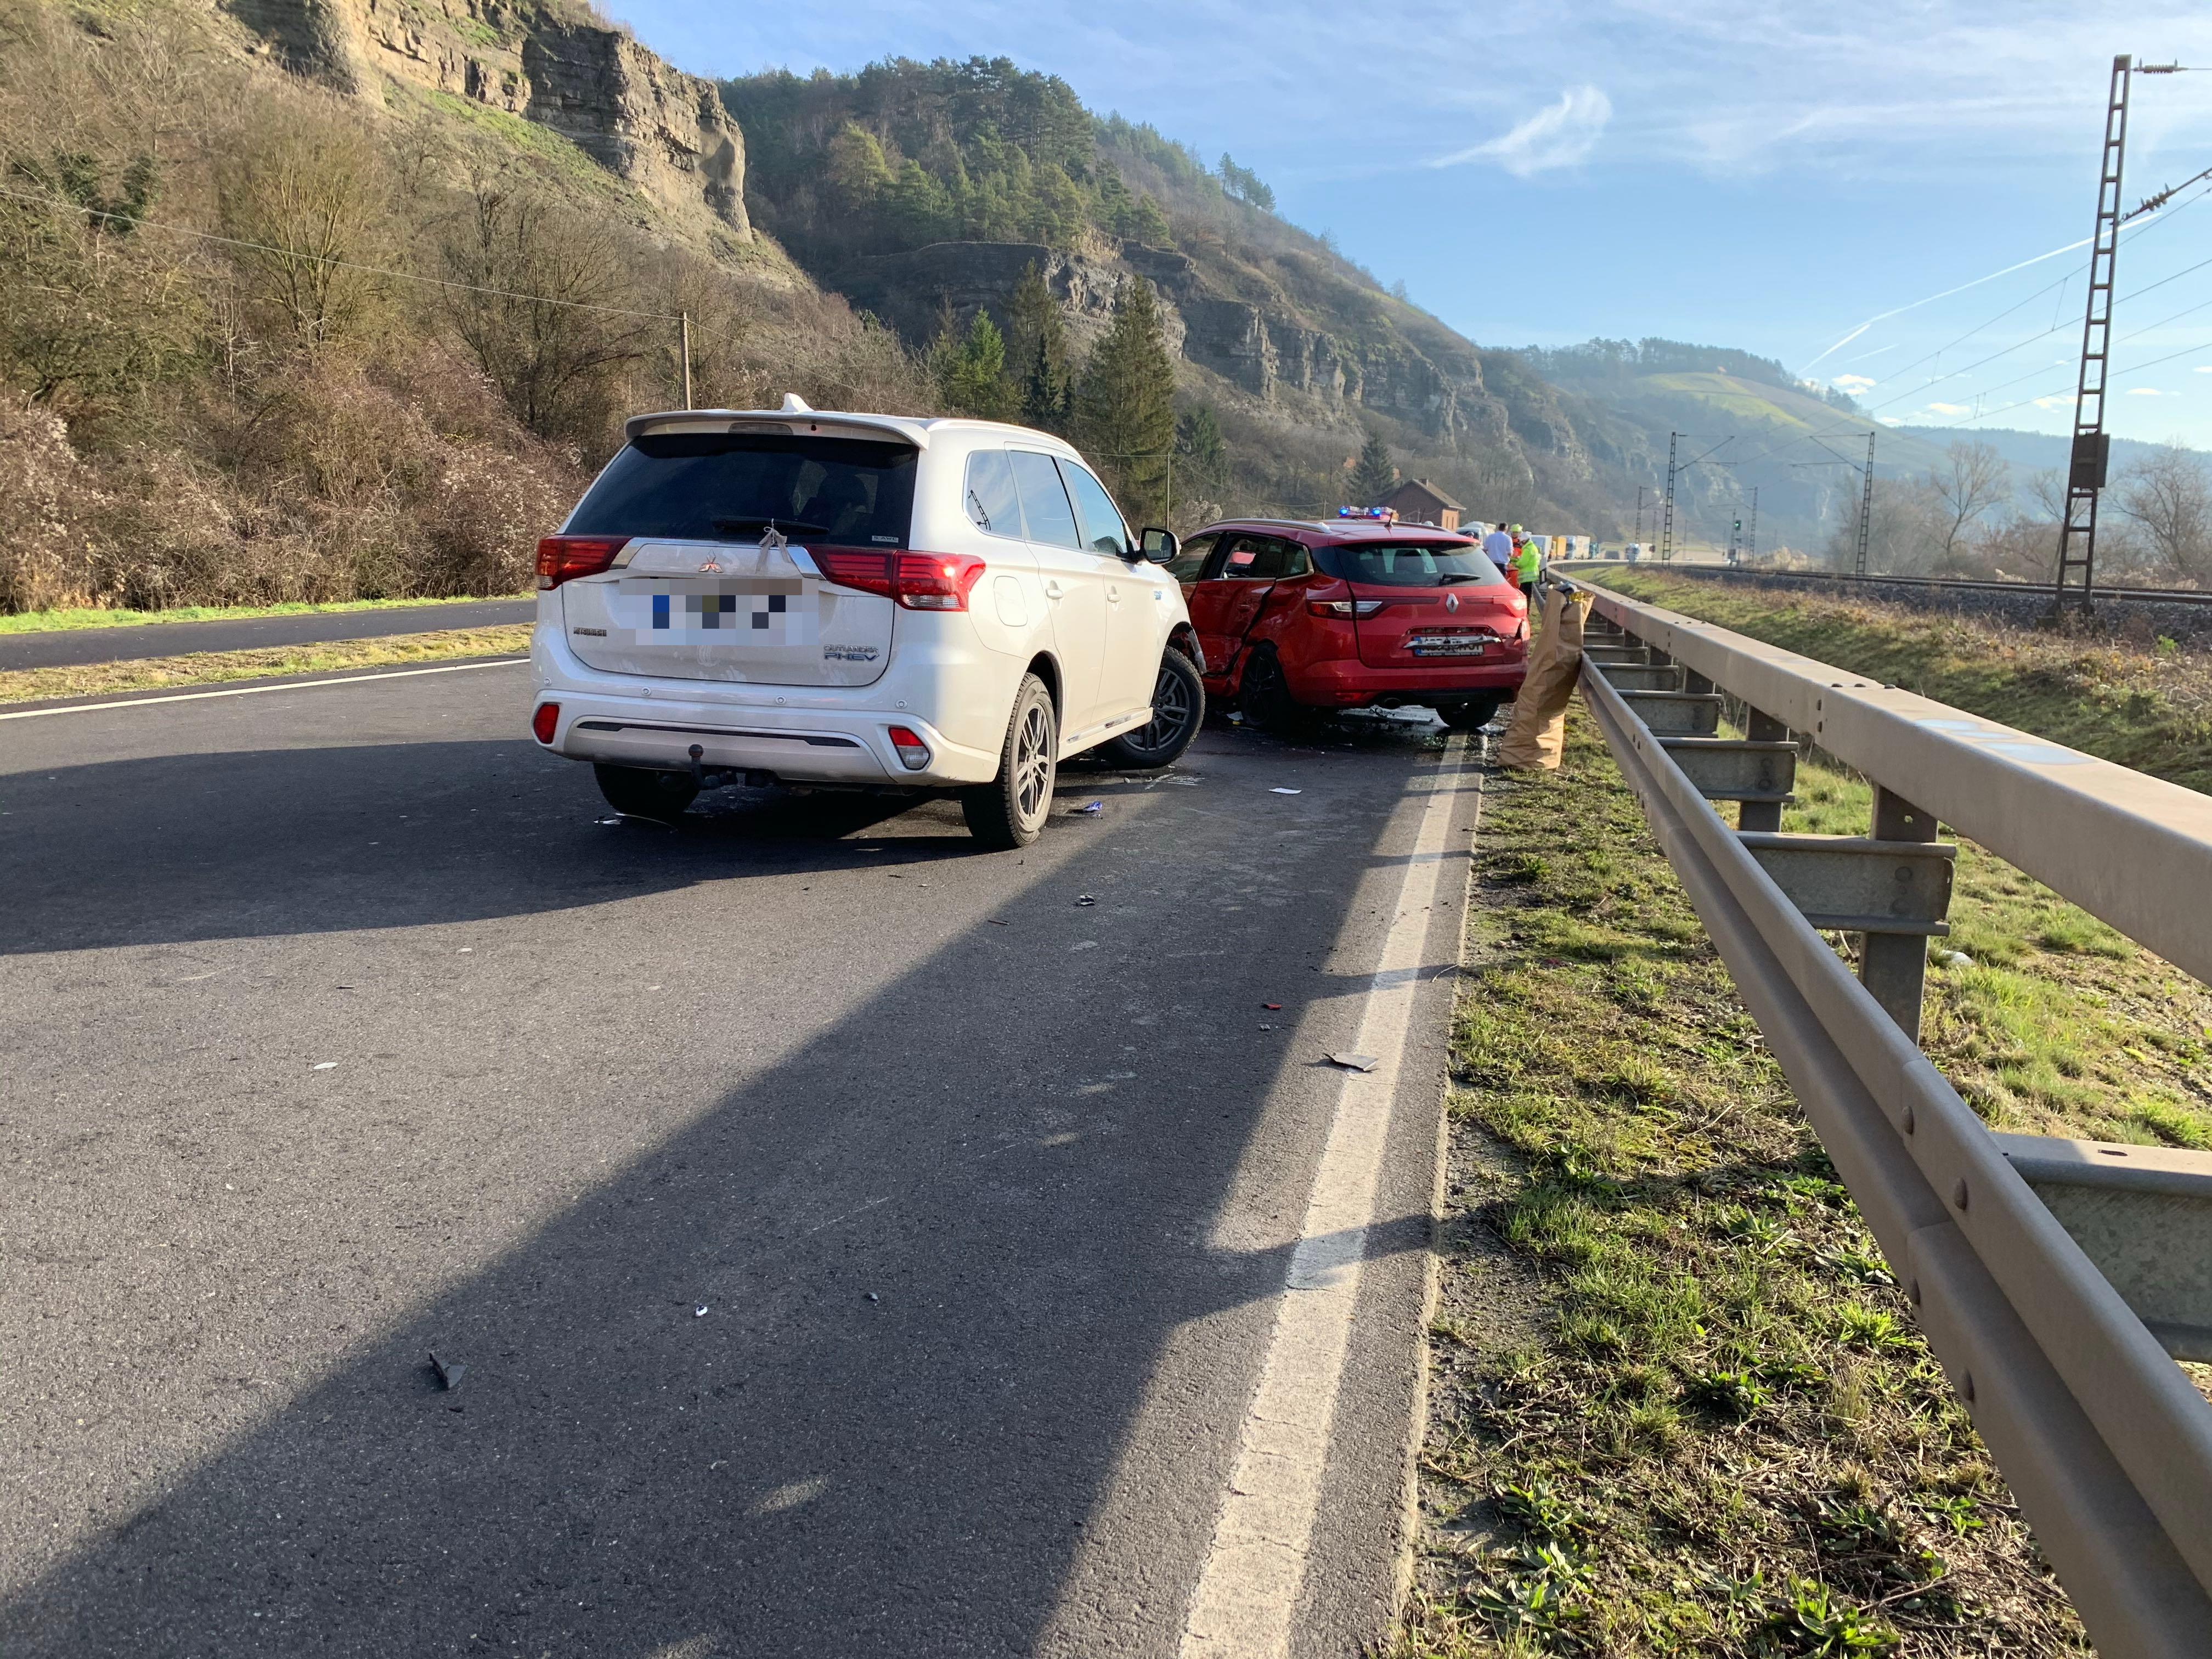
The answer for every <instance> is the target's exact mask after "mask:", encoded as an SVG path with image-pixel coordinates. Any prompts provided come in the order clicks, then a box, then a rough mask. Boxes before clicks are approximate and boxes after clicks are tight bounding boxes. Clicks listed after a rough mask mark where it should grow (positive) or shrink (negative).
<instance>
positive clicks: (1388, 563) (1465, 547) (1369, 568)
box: [1313, 542, 1505, 587]
mask: <svg viewBox="0 0 2212 1659" xmlns="http://www.w3.org/2000/svg"><path fill="white" fill-rule="evenodd" d="M1313 556H1314V562H1315V563H1316V564H1317V565H1319V566H1320V567H1321V568H1322V570H1323V571H1324V572H1326V573H1327V574H1329V575H1332V576H1334V577H1335V578H1336V579H1337V580H1339V581H1346V582H1352V583H1355V584H1357V585H1358V586H1362V587H1460V586H1469V587H1503V586H1504V585H1505V577H1504V574H1503V573H1502V572H1500V571H1499V569H1498V567H1497V566H1496V565H1494V564H1492V562H1490V560H1489V559H1488V558H1487V557H1486V556H1485V555H1484V553H1483V551H1482V550H1481V549H1480V548H1479V547H1477V546H1475V545H1474V543H1472V542H1346V543H1344V544H1340V545H1338V546H1335V547H1316V549H1314V550H1313Z"/></svg>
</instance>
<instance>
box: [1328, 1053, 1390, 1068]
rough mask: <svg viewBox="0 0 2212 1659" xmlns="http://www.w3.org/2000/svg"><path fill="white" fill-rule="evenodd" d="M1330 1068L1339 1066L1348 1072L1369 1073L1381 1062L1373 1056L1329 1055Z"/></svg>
mask: <svg viewBox="0 0 2212 1659" xmlns="http://www.w3.org/2000/svg"><path fill="white" fill-rule="evenodd" d="M1328 1060H1329V1063H1330V1064H1331V1065H1332V1066H1343V1067H1344V1068H1345V1070H1346V1071H1348V1072H1371V1071H1373V1070H1374V1069H1375V1068H1376V1066H1380V1065H1381V1064H1382V1063H1383V1062H1382V1061H1381V1060H1377V1059H1376V1057H1375V1056H1374V1055H1373V1054H1331V1055H1329V1057H1328Z"/></svg>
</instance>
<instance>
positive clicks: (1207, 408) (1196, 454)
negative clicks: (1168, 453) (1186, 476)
mask: <svg viewBox="0 0 2212 1659" xmlns="http://www.w3.org/2000/svg"><path fill="white" fill-rule="evenodd" d="M1176 458H1177V461H1178V464H1179V465H1180V466H1182V467H1187V468H1188V470H1189V472H1190V482H1191V487H1192V488H1193V489H1200V488H1201V487H1210V486H1212V485H1216V484H1218V483H1221V482H1222V475H1223V473H1224V472H1225V471H1226V470H1227V466H1228V461H1229V446H1228V445H1227V444H1225V443H1224V442H1223V441H1222V438H1221V422H1220V419H1219V417H1218V416H1216V415H1215V414H1214V412H1213V405H1212V404H1195V405H1194V406H1193V407H1192V408H1191V409H1189V410H1187V411H1186V412H1185V413H1184V414H1183V415H1182V416H1181V417H1180V418H1179V419H1178V420H1177V421H1176Z"/></svg>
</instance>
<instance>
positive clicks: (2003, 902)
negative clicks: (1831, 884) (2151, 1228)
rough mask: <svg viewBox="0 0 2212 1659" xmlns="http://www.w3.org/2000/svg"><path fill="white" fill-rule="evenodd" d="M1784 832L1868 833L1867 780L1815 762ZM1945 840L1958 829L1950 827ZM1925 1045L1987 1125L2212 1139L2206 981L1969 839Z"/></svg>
mask: <svg viewBox="0 0 2212 1659" xmlns="http://www.w3.org/2000/svg"><path fill="white" fill-rule="evenodd" d="M1796 793H1797V804H1796V805H1794V806H1792V807H1790V809H1789V810H1788V811H1786V812H1785V813H1784V816H1783V821H1782V827H1783V828H1784V829H1788V830H1791V831H1796V832H1802V833H1805V834H1811V835H1853V836H1863V835H1864V834H1866V833H1867V826H1868V825H1869V823H1871V822H1872V818H1873V810H1874V804H1873V791H1872V790H1871V789H1870V788H1869V787H1868V785H1867V783H1866V781H1864V780H1863V779H1862V778H1859V777H1857V775H1853V774H1851V773H1848V772H1844V771H1841V770H1838V769H1835V768H1832V767H1827V766H1822V765H1819V764H1815V763H1809V762H1806V761H1800V762H1799V763H1798V768H1797V785H1796ZM1945 833H1946V836H1947V838H1948V831H1946V832H1945ZM1958 847H1959V861H1958V865H1957V866H1956V869H1955V871H1954V880H1953V884H1952V890H1951V915H1950V921H1951V937H1950V938H1949V939H1944V940H1941V941H1937V942H1936V948H1935V950H1934V951H1932V952H1931V956H1932V957H1934V958H1935V961H1934V963H1932V964H1931V966H1930V967H1929V973H1928V990H1927V996H1926V1000H1925V1003H1924V1007H1923V1014H1922V1018H1921V1034H1920V1040H1921V1046H1922V1047H1923V1048H1924V1049H1926V1050H1927V1052H1928V1055H1929V1058H1930V1059H1931V1060H1934V1061H1935V1062H1936V1066H1937V1068H1938V1069H1939V1070H1941V1071H1942V1073H1943V1074H1944V1076H1946V1077H1947V1078H1948V1079H1950V1080H1951V1083H1952V1085H1953V1086H1954V1087H1955V1088H1956V1089H1957V1090H1958V1091H1959V1093H1960V1096H1961V1097H1963V1098H1964V1099H1965V1100H1966V1103H1967V1104H1969V1105H1970V1106H1972V1108H1973V1109H1975V1111H1976V1112H1978V1114H1980V1115H1981V1117H1982V1119H1983V1121H1985V1122H1987V1123H1988V1124H1989V1126H1990V1127H1991V1128H1993V1129H1999V1130H2004V1131H2008V1132H2011V1133H2020V1134H2056V1135H2072V1136H2078V1137H2081V1138H2082V1139H2090V1140H2119V1141H2133V1142H2136V1143H2138V1144H2143V1145H2154V1144H2162V1145H2166V1146H2185V1147H2191V1148H2193V1149H2196V1150H2198V1151H2212V990H2208V989H2207V988H2206V987H2205V986H2204V985H2203V984H2202V983H2200V982H2199V981H2197V980H2195V979H2192V978H2191V977H2190V976H2189V975H2187V974H2185V973H2183V972H2181V971H2180V970H2179V969H2177V968H2175V967H2173V966H2172V964H2171V963H2167V962H2166V960H2165V959H2164V958H2162V957H2156V956H2154V955H2153V954H2152V953H2151V952H2149V951H2146V950H2144V949H2142V947H2141V946H2140V945H2136V944H2135V943H2134V942H2133V941H2132V940H2130V939H2128V938H2127V937H2125V936H2124V934H2121V933H2116V932H2114V931H2113V930H2112V928H2110V927H2106V925H2105V924H2104V923H2103V922H2101V921H2098V920H2097V919H2096V918H2095V917H2094V916H2093V915H2090V914H2089V913H2088V912H2087V911H2086V910H2083V909H2081V908H2079V907H2077V906H2075V905H2072V904H2069V903H2068V902H2066V901H2065V900H2064V899H2063V898H2061V897H2060V896H2058V895H2057V893H2055V892H2053V891H2051V889H2050V888H2048V887H2045V885H2043V884H2042V883H2040V882H2039V881H2036V880H2035V879H2034V878H2032V877H2029V876H2026V875H2023V874H2022V873H2021V872H2020V871H2018V870H2016V869H2015V868H2014V867H2013V866H2011V865H2009V864H2007V863H2006V862H2004V860H2002V859H1999V858H1996V857H1995V856H1993V855H1992V854H1990V853H1988V852H1987V851H1985V850H1984V849H1983V848H1980V847H1978V846H1977V845H1976V844H1975V843H1974V842H1970V841H1965V840H1960V842H1958Z"/></svg>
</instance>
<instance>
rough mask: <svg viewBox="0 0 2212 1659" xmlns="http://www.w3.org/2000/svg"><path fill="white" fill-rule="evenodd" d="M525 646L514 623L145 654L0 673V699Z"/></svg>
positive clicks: (87, 693)
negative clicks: (175, 654) (167, 654)
mask: <svg viewBox="0 0 2212 1659" xmlns="http://www.w3.org/2000/svg"><path fill="white" fill-rule="evenodd" d="M529 649H530V624H529V623H516V624H515V625H514V626H513V627H510V628H458V629H447V630H445V631H442V632H439V633H434V634H394V635H387V636H386V637H385V638H382V639H374V640H341V641H334V642H331V643H328V644H321V645H285V646H270V647H264V648H263V649H260V650H258V651H200V652H194V653H191V655H189V656H182V657H149V658H147V659H143V661H138V662H99V663H85V664H83V665H78V666H71V667H62V668H24V669H18V670H15V671H13V672H9V673H0V703H9V702H45V701H47V700H49V699H54V698H62V697H98V696H111V695H112V694H114V693H117V692H122V691H158V690H164V689H166V688H169V687H174V686H184V685H214V684H220V683H222V682H223V681H226V680H254V679H270V678H276V677H278V676H281V675H285V674H322V673H332V672H337V671H341V670H343V669H349V668H350V669H358V668H386V667H392V666H395V665H399V664H402V663H432V662H447V661H457V660H459V659H465V658H469V657H511V656H522V655H524V654H526V653H528V651H529Z"/></svg>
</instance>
